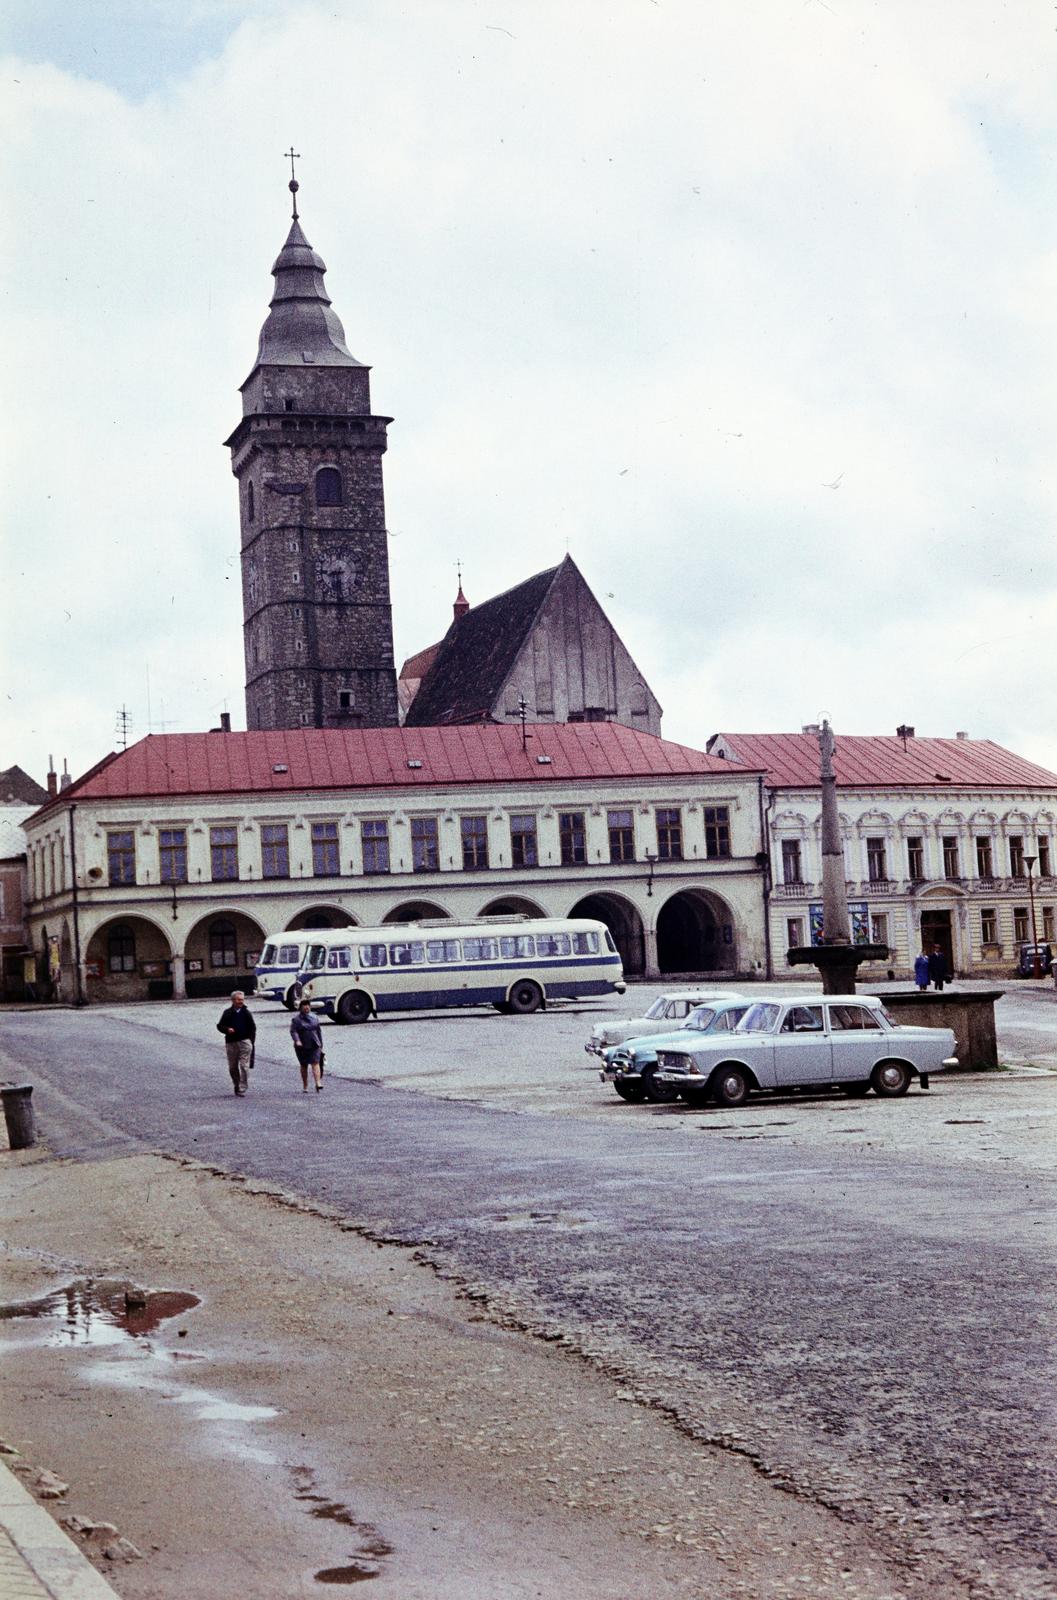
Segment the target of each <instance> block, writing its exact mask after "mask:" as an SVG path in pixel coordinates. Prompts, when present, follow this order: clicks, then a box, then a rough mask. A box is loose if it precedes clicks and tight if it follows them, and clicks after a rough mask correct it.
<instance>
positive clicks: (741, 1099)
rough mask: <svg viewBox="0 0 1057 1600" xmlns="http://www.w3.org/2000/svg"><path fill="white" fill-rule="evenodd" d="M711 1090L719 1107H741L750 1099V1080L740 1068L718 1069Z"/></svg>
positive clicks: (710, 1086)
mask: <svg viewBox="0 0 1057 1600" xmlns="http://www.w3.org/2000/svg"><path fill="white" fill-rule="evenodd" d="M709 1090H710V1093H711V1096H712V1099H713V1100H714V1101H715V1102H716V1104H717V1105H718V1106H741V1105H744V1104H745V1101H746V1100H747V1099H748V1098H749V1080H748V1078H746V1076H745V1074H744V1072H742V1070H741V1068H740V1067H735V1066H733V1065H731V1066H726V1067H717V1068H716V1070H715V1072H714V1073H713V1074H712V1081H711V1083H710V1084H709Z"/></svg>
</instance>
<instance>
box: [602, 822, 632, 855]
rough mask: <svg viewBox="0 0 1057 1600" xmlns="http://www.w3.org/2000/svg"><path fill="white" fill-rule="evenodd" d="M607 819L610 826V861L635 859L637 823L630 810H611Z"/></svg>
mask: <svg viewBox="0 0 1057 1600" xmlns="http://www.w3.org/2000/svg"><path fill="white" fill-rule="evenodd" d="M606 821H607V824H608V827H609V859H610V861H634V859H635V824H634V819H633V818H632V815H631V812H630V811H610V812H608V813H607V816H606Z"/></svg>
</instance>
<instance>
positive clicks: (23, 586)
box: [0, 0, 1057, 776]
mask: <svg viewBox="0 0 1057 1600" xmlns="http://www.w3.org/2000/svg"><path fill="white" fill-rule="evenodd" d="M207 20H208V19H207V17H206V15H205V14H204V13H203V16H202V19H201V25H202V26H203V27H205V26H206V22H207ZM181 26H182V27H183V29H184V31H185V33H186V31H187V19H186V17H184V19H183V22H182V24H181ZM225 26H228V27H232V28H233V29H234V31H232V32H231V33H230V35H229V36H228V37H227V39H226V42H224V43H223V44H222V45H219V44H218V45H216V46H215V47H213V49H212V54H211V55H210V57H209V59H207V60H204V61H200V62H199V63H198V64H197V65H191V66H188V67H187V68H186V70H183V71H182V72H180V73H177V75H176V76H173V75H172V74H171V73H169V72H167V70H166V62H165V60H163V59H162V60H160V61H159V68H158V76H157V81H156V83H155V84H154V85H153V86H150V87H149V89H148V92H147V93H145V94H140V95H139V96H138V97H137V98H136V99H135V100H132V99H130V98H128V97H126V96H125V95H123V94H122V93H120V92H118V90H116V89H114V88H110V87H107V85H106V83H104V82H97V81H93V74H94V73H98V72H100V71H101V70H103V69H101V68H100V65H99V63H98V62H97V61H93V60H91V59H86V60H85V62H84V71H83V74H81V75H75V74H74V73H72V72H71V71H68V70H60V69H59V68H57V67H55V66H53V65H48V64H47V63H46V62H43V63H42V62H40V60H39V51H38V52H37V62H36V64H34V61H33V60H25V59H23V60H19V59H17V58H8V59H7V60H6V61H5V62H4V64H3V65H4V74H5V79H6V81H7V82H8V83H9V84H10V85H11V86H10V89H9V93H8V95H7V96H6V97H5V98H6V105H5V108H4V110H3V112H2V113H0V115H2V118H3V122H2V132H3V139H4V155H5V160H6V163H7V174H6V180H5V182H6V188H7V193H8V200H9V205H8V210H9V214H10V215H11V216H12V217H13V218H14V219H15V226H14V228H13V229H11V230H10V231H9V242H8V251H7V262H6V273H5V277H6V294H5V300H6V304H5V313H6V315H5V326H6V332H7V340H8V350H7V355H8V366H9V370H11V371H14V372H16V373H17V374H18V380H17V385H16V386H15V393H14V395H13V398H12V402H11V404H10V407H9V411H8V414H7V417H6V419H5V420H6V421H7V424H8V426H7V429H6V434H7V437H6V440H5V448H6V452H7V457H8V461H7V465H8V470H7V472H6V474H5V476H6V482H7V488H6V506H5V509H6V513H7V515H6V525H7V527H8V528H9V529H10V530H11V535H10V539H11V553H10V559H9V568H10V570H11V572H12V575H13V577H14V580H15V584H14V587H15V595H16V607H15V615H14V618H13V622H14V626H13V628H12V629H10V630H9V639H8V649H9V652H10V657H9V663H10V664H9V670H8V673H7V674H6V677H7V681H8V683H9V684H12V683H14V682H16V681H17V682H18V684H19V689H18V691H17V693H16V692H15V691H13V690H9V691H8V693H9V698H8V702H7V710H8V717H7V739H6V744H7V751H8V753H7V755H6V757H5V758H4V759H5V760H6V761H12V760H17V761H19V762H20V763H21V764H22V765H23V766H27V767H29V768H30V769H31V770H34V771H35V772H36V773H37V775H38V776H39V775H40V769H41V767H42V763H43V759H44V756H45V755H46V754H47V753H48V752H50V751H52V750H54V751H55V753H56V754H61V753H63V752H65V753H67V754H68V755H69V757H70V761H71V766H72V767H74V768H83V767H85V766H87V765H88V764H90V763H91V762H92V761H94V760H95V759H97V757H98V756H99V755H100V754H101V753H102V752H103V751H104V750H105V749H106V748H109V747H110V745H111V743H112V727H113V719H114V711H115V709H116V707H117V706H118V705H120V704H121V703H122V702H123V701H125V702H128V703H129V704H130V705H131V706H132V708H133V710H134V712H135V714H136V716H137V727H136V730H135V731H137V732H142V731H144V728H145V715H146V706H145V693H144V682H145V673H146V670H147V666H148V663H149V666H150V671H151V680H152V685H153V694H152V698H153V705H152V710H153V711H154V714H155V716H159V715H160V712H159V709H158V708H159V704H160V702H161V701H162V700H164V703H165V716H166V718H167V719H174V720H175V721H176V723H177V724H178V725H179V726H182V727H201V726H209V725H211V723H212V722H213V721H215V719H216V715H217V712H218V711H219V710H220V709H221V707H222V706H223V705H224V704H225V703H227V704H228V705H230V706H231V708H232V709H233V710H234V711H235V713H236V722H238V720H239V719H240V716H241V709H242V706H241V699H242V655H241V637H240V635H241V629H240V620H241V611H240V601H239V584H238V558H237V549H238V529H237V519H236V503H235V493H234V484H233V482H232V480H231V478H230V474H229V471H228V467H227V463H226V457H225V452H224V451H223V449H222V448H221V442H222V440H223V439H224V438H225V437H226V436H227V434H228V433H229V432H230V431H231V429H232V428H233V427H234V425H235V422H236V421H237V418H238V415H239V397H238V394H237V386H238V384H239V383H240V382H241V381H242V379H243V378H244V377H245V376H246V374H247V372H248V371H249V368H250V366H251V364H252V359H253V355H254V351H255V348H256V336H257V332H258V330H259V327H260V323H261V321H262V320H263V317H264V313H265V309H266V305H267V301H268V298H269V286H270V280H269V277H268V269H269V267H270V265H271V262H272V261H273V259H274V257H275V255H276V253H277V251H278V249H279V246H280V244H281V243H282V239H283V236H284V232H285V226H286V223H285V200H286V198H287V197H286V195H285V191H284V189H283V184H284V183H285V176H286V174H285V172H284V167H283V163H282V157H281V152H282V150H283V149H285V148H287V147H288V145H289V143H290V140H291V139H293V140H294V143H295V147H296V148H297V149H298V150H300V151H301V152H303V160H302V162H301V170H300V172H299V177H300V179H301V182H302V190H301V196H300V198H301V208H302V212H303V219H304V224H305V228H306V232H307V233H308V236H309V238H310V239H311V240H312V242H313V244H314V245H315V246H316V248H317V249H318V250H319V251H320V252H321V254H322V255H323V257H324V259H325V260H326V261H327V263H328V267H329V271H328V286H329V289H330V292H331V294H332V296H333V298H334V302H335V308H336V309H337V311H338V312H339V314H340V315H341V317H342V319H343V321H344V323H345V328H346V332H347V335H348V340H349V346H350V348H351V349H352V350H353V351H354V352H355V353H356V355H358V356H359V357H360V358H361V359H362V360H365V361H369V362H371V363H372V365H373V367H374V373H373V377H372V385H373V396H374V403H375V407H376V409H378V410H379V411H382V412H385V413H390V414H392V415H393V416H394V417H395V419H396V421H395V423H394V425H393V427H392V429H391V430H390V450H389V454H388V456H387V458H386V490H387V501H388V507H389V520H390V525H391V528H392V530H393V533H394V538H393V540H392V545H391V551H392V573H393V592H394V605H395V618H396V644H397V655H398V657H400V656H401V655H404V654H408V653H410V652H411V651H412V650H414V649H417V648H419V647H421V646H422V645H423V644H425V643H428V642H430V641H431V640H433V639H434V638H436V637H438V635H439V634H440V632H441V631H442V630H443V628H444V626H445V624H446V621H447V619H448V617H449V616H450V610H449V607H450V603H451V599H452V596H453V592H454V562H455V560H456V558H457V557H461V558H462V560H463V563H464V571H465V574H466V576H465V585H466V590H467V593H468V594H469V595H470V597H471V599H472V600H479V599H483V598H485V597H486V596H487V595H488V594H490V593H494V592H496V591H498V590H500V589H502V588H504V587H506V586H507V585H509V584H510V583H513V582H516V581H517V580H518V579H519V578H521V577H523V576H526V575H527V574H528V573H530V572H532V571H535V570H538V569H539V568H540V567H542V566H544V565H548V564H550V563H552V562H554V561H556V560H558V559H560V557H561V556H562V555H563V554H564V552H565V548H566V542H567V541H568V543H569V545H570V547H571V549H572V552H573V554H574V556H575V557H576V558H577V560H578V561H579V563H580V564H581V566H582V567H583V569H584V571H585V574H586V576H587V577H588V580H589V581H590V582H591V583H592V584H593V586H594V587H595V588H596V590H597V591H598V593H599V595H600V597H601V598H602V600H603V603H604V604H605V605H607V607H608V608H609V609H610V611H611V614H612V615H613V617H614V620H615V621H616V622H617V624H618V626H619V627H620V628H621V630H622V631H623V633H624V636H625V638H626V641H627V643H628V644H629V647H630V648H631V650H632V653H633V654H634V655H635V657H636V659H637V660H638V662H639V665H640V666H641V667H642V669H643V670H644V672H645V673H646V675H647V677H648V678H649V680H650V682H651V683H652V685H653V687H654V689H655V691H656V692H657V694H658V696H659V698H660V700H661V701H662V703H663V704H664V706H665V709H666V722H665V730H666V732H668V733H669V734H670V735H671V736H672V737H677V738H681V739H684V740H686V741H687V742H690V743H702V742H703V740H704V739H705V738H706V737H707V735H708V733H709V732H711V731H713V730H714V729H715V728H717V727H721V726H725V727H732V726H733V727H739V728H742V729H758V730H772V729H778V728H790V727H798V726H799V725H800V723H801V722H803V721H806V720H811V719H813V718H814V717H815V716H816V715H817V713H818V711H819V710H820V709H823V708H824V709H828V710H829V711H830V712H831V713H832V715H833V716H834V719H835V721H836V724H837V726H838V727H841V726H843V727H845V728H846V729H848V730H851V731H856V732H869V731H873V730H884V729H886V728H888V727H889V726H892V727H894V726H895V724H896V723H897V722H900V721H904V720H910V721H912V722H915V723H916V725H917V726H918V727H919V730H920V731H923V732H951V731H954V728H955V727H965V726H966V725H968V726H969V727H970V729H971V730H972V731H973V732H974V733H976V734H980V735H985V734H986V735H989V736H992V737H994V738H996V739H998V740H999V741H1000V742H1006V743H1008V744H1010V745H1011V746H1012V747H1013V748H1017V749H1020V750H1022V751H1023V753H1024V754H1031V755H1033V756H1034V757H1035V758H1036V759H1041V760H1045V761H1047V762H1048V763H1049V764H1051V765H1055V766H1057V735H1052V734H1051V733H1050V732H1049V731H1048V729H1047V728H1046V727H1045V725H1044V724H1045V721H1046V719H1045V714H1044V713H1041V712H1040V711H1039V710H1038V705H1039V702H1040V701H1041V700H1042V698H1043V696H1042V694H1041V693H1040V692H1039V690H1038V689H1036V688H1035V685H1036V683H1037V682H1038V680H1039V679H1040V678H1041V679H1042V682H1043V684H1045V682H1046V674H1047V672H1048V664H1047V661H1046V646H1047V639H1048V636H1052V629H1053V625H1054V622H1055V621H1057V571H1055V554H1054V541H1053V537H1052V532H1051V530H1052V527H1053V523H1054V504H1053V488H1052V479H1051V475H1050V470H1049V469H1050V450H1051V440H1052V425H1053V418H1054V412H1055V405H1054V377H1053V374H1054V371H1055V362H1054V355H1055V351H1054V344H1055V324H1057V312H1055V309H1054V297H1053V294H1052V282H1053V268H1054V260H1055V253H1057V247H1055V241H1054V228H1053V223H1052V206H1051V203H1050V201H1051V188H1052V165H1051V163H1052V151H1053V147H1054V133H1055V122H1057V113H1055V110H1054V105H1053V101H1052V93H1051V88H1052V84H1051V79H1050V73H1049V69H1048V66H1047V62H1048V60H1049V55H1048V52H1049V45H1050V42H1051V40H1050V35H1049V33H1048V32H1046V29H1047V28H1048V27H1049V26H1050V23H1049V21H1048V20H1047V19H1046V18H1044V17H1043V16H1042V15H1041V13H1040V12H1039V10H1038V8H1035V7H1031V6H1025V5H1007V6H1004V7H1000V8H996V7H994V6H993V5H992V4H990V3H987V4H985V3H984V0H969V3H960V4H958V5H955V4H954V3H953V0H948V3H946V4H944V5H941V6H939V7H921V6H919V5H913V4H911V3H910V0H902V3H887V4H885V5H880V4H872V3H869V0H858V3H850V4H845V3H842V4H841V5H840V6H839V7H836V6H834V7H827V6H823V5H821V4H818V3H808V4H804V3H803V0H788V3H780V0H759V3H755V4H750V5H748V6H743V7H725V8H717V7H706V6H700V5H698V4H695V3H693V0H667V3H666V4H665V5H663V6H659V7H658V6H651V5H642V4H638V3H637V0H623V3H618V4H615V5H613V4H610V5H607V6H605V7H601V6H596V5H594V4H585V5H583V6H580V7H569V6H567V5H559V4H558V3H557V0H536V3H534V4H533V5H532V6H531V7H524V6H522V7H514V6H509V5H508V6H502V5H500V6H498V7H496V6H495V5H492V4H489V5H488V6H485V5H484V4H477V3H474V0H449V3H445V4H442V5H435V6H429V7H426V6H414V7H409V8H406V9H399V8H395V7H393V6H391V5H389V4H386V3H383V0H374V3H364V4H360V5H358V6H357V7H356V8H354V9H353V8H345V9H342V10H339V11H338V13H337V15H335V14H334V9H333V8H332V7H323V6H315V5H300V4H296V3H291V0H277V3H275V4H260V5H249V4H247V5H245V6H239V5H236V4H231V5H229V6H228V8H227V14H226V17H225ZM511 35H513V37H511ZM199 42H201V41H199ZM141 43H142V41H141ZM194 43H195V41H194V39H193V38H191V39H190V40H189V41H188V59H189V60H190V59H191V58H192V57H193V56H194V50H193V48H191V47H192V46H193V45H194ZM64 59H65V58H64ZM106 65H107V64H106V63H104V69H105V67H106ZM109 66H110V68H111V69H112V76H111V78H110V80H109V81H112V82H119V81H120V76H121V75H120V72H119V70H118V68H119V66H120V63H117V62H115V61H114V60H112V59H111V60H110V62H109ZM12 79H17V80H18V82H17V84H11V80H12ZM833 483H836V484H837V487H836V488H830V487H827V485H829V484H833ZM610 595H612V598H611V599H610V598H609V596H610ZM67 613H69V615H68V616H67ZM1029 707H1033V708H1032V709H1031V710H1029V709H1028V708H1029Z"/></svg>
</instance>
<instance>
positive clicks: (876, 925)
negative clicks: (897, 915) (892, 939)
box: [870, 915, 888, 944]
mask: <svg viewBox="0 0 1057 1600" xmlns="http://www.w3.org/2000/svg"><path fill="white" fill-rule="evenodd" d="M870 943H871V944H887V943H888V918H887V917H886V916H884V915H881V916H871V918H870Z"/></svg>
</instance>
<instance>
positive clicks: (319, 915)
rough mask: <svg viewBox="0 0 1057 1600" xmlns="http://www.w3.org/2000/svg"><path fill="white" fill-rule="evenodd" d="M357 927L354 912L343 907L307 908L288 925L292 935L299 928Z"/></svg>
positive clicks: (298, 913) (292, 918) (291, 919)
mask: <svg viewBox="0 0 1057 1600" xmlns="http://www.w3.org/2000/svg"><path fill="white" fill-rule="evenodd" d="M356 925H357V924H356V918H355V917H354V916H353V915H352V912H351V911H346V910H345V908H344V907H343V906H305V907H304V908H303V910H301V911H299V912H297V914H296V916H293V917H291V918H290V921H289V922H288V923H287V924H286V926H287V930H288V931H289V932H290V933H294V932H295V931H296V930H297V929H299V928H304V929H310V928H355V927H356Z"/></svg>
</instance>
